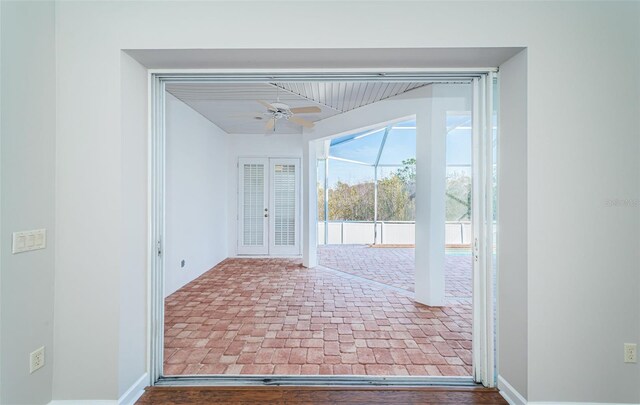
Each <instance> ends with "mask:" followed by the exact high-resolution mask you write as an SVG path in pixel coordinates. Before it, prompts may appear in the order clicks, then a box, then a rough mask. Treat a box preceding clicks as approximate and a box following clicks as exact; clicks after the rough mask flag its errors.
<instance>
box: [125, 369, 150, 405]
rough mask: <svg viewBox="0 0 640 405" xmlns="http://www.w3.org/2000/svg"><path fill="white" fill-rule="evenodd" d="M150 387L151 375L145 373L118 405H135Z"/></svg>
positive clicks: (126, 392) (127, 391)
mask: <svg viewBox="0 0 640 405" xmlns="http://www.w3.org/2000/svg"><path fill="white" fill-rule="evenodd" d="M148 385H149V374H148V373H144V374H142V375H141V376H140V378H138V380H137V381H136V382H134V383H133V384H132V385H131V387H129V389H128V390H126V391H125V392H124V394H122V396H121V397H120V398H119V399H118V405H133V404H135V403H136V401H137V400H138V398H140V397H141V396H142V394H144V388H145V387H147V386H148Z"/></svg>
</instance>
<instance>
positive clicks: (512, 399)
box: [498, 376, 640, 405]
mask: <svg viewBox="0 0 640 405" xmlns="http://www.w3.org/2000/svg"><path fill="white" fill-rule="evenodd" d="M498 389H499V390H500V395H502V397H503V398H504V399H505V401H507V402H508V403H509V405H633V404H616V403H613V402H555V401H535V402H527V400H526V399H524V397H523V396H522V395H520V393H519V392H518V391H516V389H515V388H513V386H511V384H509V383H508V382H507V380H505V379H504V378H502V376H498ZM638 405H640V404H638Z"/></svg>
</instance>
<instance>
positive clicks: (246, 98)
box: [166, 81, 427, 134]
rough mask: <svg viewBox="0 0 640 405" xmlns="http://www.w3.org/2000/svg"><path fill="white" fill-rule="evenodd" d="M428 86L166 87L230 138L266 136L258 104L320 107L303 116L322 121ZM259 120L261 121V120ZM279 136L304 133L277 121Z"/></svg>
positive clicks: (289, 84)
mask: <svg viewBox="0 0 640 405" xmlns="http://www.w3.org/2000/svg"><path fill="white" fill-rule="evenodd" d="M426 84H427V83H425V82H380V81H376V82H276V83H172V84H167V86H166V89H167V91H168V92H169V93H171V94H173V95H174V96H175V97H177V98H178V99H180V100H182V101H183V102H185V103H186V104H187V105H189V106H190V107H191V108H193V109H194V110H196V111H198V112H199V113H200V114H202V115H203V116H205V117H206V118H207V119H209V120H210V121H211V122H213V123H214V124H216V125H217V126H219V127H220V128H222V129H223V130H224V131H226V132H227V133H230V134H254V133H264V132H265V129H264V126H265V124H266V119H264V118H263V117H264V116H263V115H262V113H264V112H266V108H265V107H264V106H263V105H261V104H260V103H259V102H258V100H263V101H266V102H268V103H273V102H276V101H277V100H279V101H280V102H282V103H285V104H288V105H289V106H290V107H292V108H293V107H303V106H317V107H319V108H320V109H321V112H320V113H316V114H299V116H300V117H302V118H305V119H307V120H310V121H319V120H322V119H324V118H328V117H331V116H333V115H336V114H340V113H343V112H345V111H349V110H353V109H355V108H358V107H362V106H365V105H367V104H371V103H375V102H377V101H380V100H384V99H386V98H389V97H392V96H395V95H398V94H401V93H404V92H406V91H409V90H413V89H416V88H418V87H422V86H425V85H426ZM256 117H259V118H263V119H257V118H256ZM275 132H276V133H279V134H301V133H302V127H301V126H300V125H296V124H294V123H291V122H288V121H286V120H284V119H281V120H278V121H277V124H276V130H275Z"/></svg>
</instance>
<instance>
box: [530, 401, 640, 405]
mask: <svg viewBox="0 0 640 405" xmlns="http://www.w3.org/2000/svg"><path fill="white" fill-rule="evenodd" d="M527 405H640V403H633V402H626V403H621V402H553V401H539V402H538V401H535V402H527Z"/></svg>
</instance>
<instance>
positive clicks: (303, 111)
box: [290, 105, 322, 114]
mask: <svg viewBox="0 0 640 405" xmlns="http://www.w3.org/2000/svg"><path fill="white" fill-rule="evenodd" d="M290 111H291V112H292V113H294V114H307V113H317V112H322V110H321V109H320V107H316V106H313V105H310V106H307V107H293V108H291V109H290Z"/></svg>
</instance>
